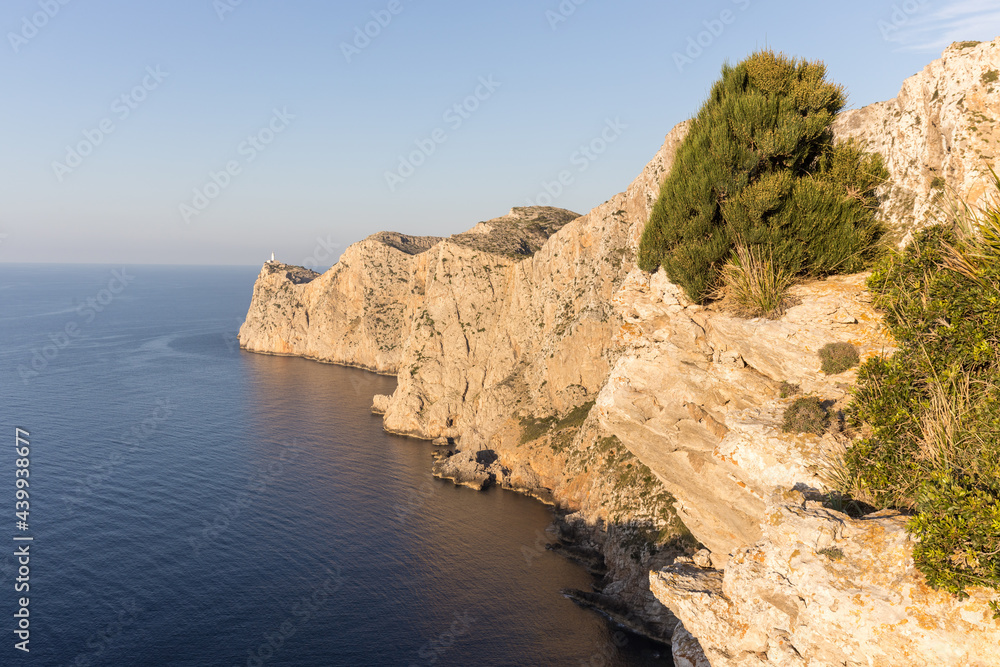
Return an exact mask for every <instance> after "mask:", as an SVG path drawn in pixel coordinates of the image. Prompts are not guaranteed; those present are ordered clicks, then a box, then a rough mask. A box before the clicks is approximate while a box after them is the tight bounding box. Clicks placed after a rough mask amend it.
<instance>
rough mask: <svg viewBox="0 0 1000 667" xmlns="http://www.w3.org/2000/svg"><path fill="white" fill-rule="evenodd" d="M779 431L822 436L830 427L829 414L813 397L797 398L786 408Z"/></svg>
mask: <svg viewBox="0 0 1000 667" xmlns="http://www.w3.org/2000/svg"><path fill="white" fill-rule="evenodd" d="M783 421H784V423H783V424H782V427H781V430H783V431H784V432H785V433H813V434H815V435H823V433H825V432H826V429H827V428H828V427H829V426H830V413H829V412H828V411H827V409H826V408H825V407H823V402H822V401H821V400H819V398H817V397H815V396H803V397H802V398H797V399H795V401H793V402H792V404H791V405H789V406H788V407H787V408H785V414H784V417H783Z"/></svg>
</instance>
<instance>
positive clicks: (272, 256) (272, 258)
mask: <svg viewBox="0 0 1000 667" xmlns="http://www.w3.org/2000/svg"><path fill="white" fill-rule="evenodd" d="M268 264H276V262H275V261H274V253H273V252H272V253H271V261H269V262H268Z"/></svg>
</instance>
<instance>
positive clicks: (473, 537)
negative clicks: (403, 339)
mask: <svg viewBox="0 0 1000 667" xmlns="http://www.w3.org/2000/svg"><path fill="white" fill-rule="evenodd" d="M116 272H117V273H116ZM257 272H258V268H257V267H213V268H203V267H152V266H135V267H125V268H123V267H100V266H83V265H78V266H54V265H10V264H8V265H0V378H2V381H0V434H2V439H0V447H2V451H3V454H2V456H0V489H3V490H2V491H0V540H2V541H3V542H5V544H4V545H3V546H2V556H0V618H2V619H3V620H0V641H2V645H0V664H2V665H20V664H32V665H76V666H80V667H82V666H84V665H199V666H201V665H224V666H233V665H249V666H251V667H252V666H260V665H581V664H583V665H608V666H625V665H628V666H640V665H641V666H645V665H662V664H670V663H669V657H668V656H667V655H665V654H664V651H663V649H662V648H661V647H659V646H657V645H654V644H650V643H648V642H646V641H644V640H642V639H639V638H637V637H634V636H631V635H628V634H623V633H622V632H621V631H620V629H619V628H617V627H616V626H614V625H613V624H611V623H609V622H608V621H606V620H605V619H603V618H602V617H600V616H598V615H597V614H594V613H592V612H589V611H586V610H583V609H580V608H579V607H577V606H576V605H575V604H573V603H572V602H571V601H570V600H568V599H566V598H565V597H563V596H562V595H561V594H560V590H561V589H563V588H580V589H589V586H590V585H591V583H592V580H591V578H590V576H589V575H587V574H586V573H585V572H584V571H583V570H582V569H581V568H579V567H578V566H576V565H574V564H572V563H570V562H568V561H566V560H564V559H562V558H561V557H560V556H558V555H556V554H553V553H551V552H547V551H544V550H540V549H538V547H537V546H536V545H538V544H540V543H542V542H543V541H544V540H545V539H547V538H549V536H548V535H546V533H545V532H544V531H545V529H546V528H547V526H548V525H549V522H550V521H551V518H552V516H551V512H550V510H548V509H547V508H545V507H544V506H542V505H541V504H539V503H537V502H536V501H534V500H531V499H528V498H525V497H522V496H519V495H517V494H514V493H510V492H505V491H501V490H493V491H489V492H486V493H476V492H474V491H471V490H468V489H464V488H458V487H455V486H453V485H452V484H450V483H446V482H442V481H439V480H435V479H433V478H432V477H431V475H430V472H429V470H430V462H431V459H430V453H431V447H430V446H429V445H428V444H427V443H423V442H420V441H416V440H411V439H406V438H400V437H396V436H392V435H388V434H386V433H385V432H383V431H382V429H381V422H380V419H379V418H377V417H375V416H373V415H371V414H370V412H369V408H370V405H371V398H372V396H373V395H374V394H376V393H391V391H392V389H393V387H394V384H395V380H394V379H393V378H387V377H382V376H377V375H373V374H370V373H366V372H364V371H360V370H356V369H350V368H341V367H337V366H330V365H324V364H319V363H315V362H310V361H305V360H302V359H295V358H286V357H272V356H262V355H253V354H248V353H246V352H242V351H240V350H239V346H238V343H237V340H236V332H237V330H238V328H239V324H240V322H241V321H242V318H243V317H244V315H245V314H246V310H247V307H248V305H249V300H250V294H251V291H252V287H253V282H254V279H255V277H256V275H257ZM16 428H22V429H25V430H26V431H27V432H28V434H29V436H28V441H29V443H30V446H29V449H30V456H29V460H30V462H29V466H28V469H29V471H30V477H29V478H28V479H29V481H30V486H29V487H28V488H27V489H25V490H26V491H28V492H29V498H28V501H29V502H30V506H29V515H28V517H27V518H28V521H27V524H28V525H27V530H19V529H18V528H17V526H16V521H18V518H17V517H15V511H16V509H17V508H15V502H16V498H15V474H16V473H15V471H16V470H17V469H18V468H17V462H16V459H17V458H18V456H17V454H16V452H15V444H16V443H15V429H16ZM22 508H23V506H22ZM14 536H19V537H32V538H33V541H31V542H25V541H21V542H15V541H14V540H13V539H12V538H13V537H14ZM25 544H28V545H30V563H29V564H28V566H27V567H28V569H29V570H30V573H29V574H28V577H27V579H28V580H27V581H26V582H22V583H27V584H28V585H29V586H30V590H29V591H27V592H20V593H19V592H16V591H15V585H16V578H17V577H18V576H19V573H18V567H20V564H19V563H18V562H17V559H16V558H15V556H14V551H15V549H16V548H18V547H19V546H23V545H25ZM22 578H23V577H22ZM21 597H28V598H29V604H28V607H27V609H28V611H29V614H30V616H29V618H28V621H29V632H30V636H29V637H30V638H29V644H28V645H27V646H28V648H30V653H24V652H22V651H20V650H17V649H16V648H15V643H16V642H18V641H20V639H19V638H18V637H17V635H16V634H15V632H14V630H15V628H16V627H17V626H16V624H17V622H18V619H15V618H14V614H15V613H16V612H18V610H19V609H20V604H19V602H18V600H19V598H21Z"/></svg>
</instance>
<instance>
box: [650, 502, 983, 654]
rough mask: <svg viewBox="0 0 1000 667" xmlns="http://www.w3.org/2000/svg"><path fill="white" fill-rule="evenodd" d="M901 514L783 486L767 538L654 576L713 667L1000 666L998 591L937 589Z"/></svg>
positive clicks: (770, 510) (773, 506)
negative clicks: (833, 504) (848, 508)
mask: <svg viewBox="0 0 1000 667" xmlns="http://www.w3.org/2000/svg"><path fill="white" fill-rule="evenodd" d="M905 523H906V519H905V517H902V516H900V515H899V514H897V513H894V512H879V513H877V514H872V515H869V516H866V517H864V518H862V519H851V518H849V517H848V516H846V515H844V514H841V513H840V512H837V511H834V510H831V509H827V508H825V507H823V506H822V505H820V504H819V503H816V502H811V501H806V500H805V498H804V497H803V496H802V495H801V494H798V493H796V492H786V493H777V494H775V495H774V496H773V497H772V498H770V499H769V501H768V510H767V515H766V519H765V521H764V523H763V534H762V539H761V540H760V541H759V542H757V543H756V544H754V545H752V546H745V547H741V548H739V549H737V550H736V552H735V553H734V554H733V556H732V558H730V560H729V565H728V566H727V567H726V569H725V572H724V573H723V572H721V571H718V570H705V569H701V568H696V567H694V566H691V565H687V564H675V565H672V566H670V567H667V568H665V569H664V570H662V571H658V572H653V573H651V575H650V582H651V585H652V588H653V592H654V593H656V595H657V597H658V598H659V599H660V600H662V601H663V602H664V603H666V604H667V605H668V606H669V607H670V608H671V609H673V610H674V611H675V612H676V613H677V614H678V615H679V616H680V617H681V619H682V620H683V622H684V627H685V628H687V629H688V630H689V631H690V632H691V633H692V634H693V635H695V636H696V637H698V640H699V643H700V644H701V646H703V647H704V648H705V654H706V657H707V659H709V660H710V661H711V664H712V667H751V666H753V667H758V666H763V665H776V666H781V667H786V666H787V667H792V666H795V667H806V666H807V665H808V666H810V667H814V666H815V667H818V666H821V665H822V666H827V665H830V666H833V665H848V666H849V667H862V666H864V667H899V666H904V665H905V666H913V667H925V666H926V667H932V666H933V667H939V666H940V665H969V666H970V667H985V666H987V665H997V664H1000V651H998V647H1000V623H997V621H995V620H994V619H993V618H992V615H993V614H992V611H991V610H990V609H989V607H988V606H987V603H988V602H989V600H990V599H991V598H992V591H986V590H983V589H974V590H972V591H970V593H971V595H970V597H969V599H967V600H958V599H957V598H955V597H954V596H952V595H950V594H948V593H944V592H940V591H934V590H931V589H929V588H928V587H927V585H926V584H925V583H924V580H923V577H922V576H921V575H920V573H919V572H918V571H917V569H916V568H915V567H914V565H913V557H912V551H913V543H912V540H911V538H910V536H909V535H908V534H907V533H906V530H905ZM687 651H688V654H689V655H690V654H691V651H692V648H691V646H690V644H688V647H687Z"/></svg>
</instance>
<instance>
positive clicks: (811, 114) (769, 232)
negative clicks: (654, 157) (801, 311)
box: [639, 51, 888, 302]
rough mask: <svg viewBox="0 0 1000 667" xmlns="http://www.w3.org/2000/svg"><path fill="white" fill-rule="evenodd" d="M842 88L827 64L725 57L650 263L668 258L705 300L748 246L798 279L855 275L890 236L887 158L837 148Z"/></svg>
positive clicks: (646, 235)
mask: <svg viewBox="0 0 1000 667" xmlns="http://www.w3.org/2000/svg"><path fill="white" fill-rule="evenodd" d="M843 106H844V92H843V89H842V88H841V87H840V86H839V85H836V84H833V83H830V82H828V81H826V67H825V66H824V65H823V64H822V63H820V62H807V61H805V60H795V59H791V58H788V57H786V56H784V55H781V54H776V53H774V52H773V51H760V52H757V53H754V54H753V55H751V56H750V57H749V58H747V59H746V60H744V61H743V62H741V63H739V64H738V65H736V66H735V67H732V66H729V65H726V66H724V67H723V69H722V78H721V79H720V80H719V81H718V82H717V83H716V84H715V85H714V87H713V88H712V91H711V94H710V96H709V99H708V101H706V102H705V104H704V106H702V108H701V110H700V111H699V112H698V115H697V116H696V118H695V119H694V122H693V124H692V126H691V129H690V131H689V133H688V135H687V137H686V138H685V139H684V141H683V143H682V144H681V146H680V147H679V148H678V151H677V155H676V158H675V160H674V166H673V168H672V169H671V172H670V175H669V177H668V178H667V179H666V181H665V182H664V184H663V187H662V188H661V190H660V197H659V200H658V201H657V202H656V205H655V206H654V209H653V212H652V215H651V216H650V219H649V222H648V223H647V225H646V228H645V231H644V232H643V236H642V241H641V244H640V247H639V266H640V268H642V269H643V270H645V271H650V272H652V271H656V269H657V268H658V267H659V266H663V268H664V270H665V271H666V273H667V276H668V277H669V278H670V280H671V281H673V282H674V283H676V284H677V285H679V286H681V287H682V288H683V289H684V291H685V292H686V293H687V295H688V297H689V298H691V299H692V300H693V301H695V302H703V301H704V300H705V299H706V298H708V297H709V296H710V294H711V292H712V290H713V289H714V288H715V287H716V286H717V285H718V279H719V272H720V270H721V269H722V267H723V266H724V265H725V263H726V261H727V260H728V259H729V258H730V257H731V255H732V252H733V248H734V247H736V246H737V245H740V246H745V247H748V248H751V249H755V248H760V249H761V250H762V251H764V252H766V253H767V254H768V255H769V256H772V257H773V259H774V261H773V265H774V267H775V270H779V271H787V272H788V273H790V274H791V275H796V274H800V273H805V274H810V275H827V274H831V273H838V272H853V271H857V270H860V269H861V268H863V266H864V265H865V263H866V262H867V261H869V260H870V259H871V258H872V257H873V251H874V245H875V242H876V241H877V240H878V238H879V237H880V235H881V234H882V229H881V227H880V225H879V224H878V223H877V222H876V220H875V210H876V208H877V207H878V203H879V202H878V198H877V197H876V194H875V191H876V189H877V188H878V186H879V185H881V184H882V183H883V182H884V181H885V179H886V178H887V176H888V174H887V172H886V170H885V167H884V166H883V163H882V158H881V156H878V155H874V154H868V153H865V152H864V151H862V150H861V149H860V148H859V147H858V146H856V145H855V144H854V143H852V142H845V143H842V144H838V145H836V146H834V145H833V135H832V132H831V131H830V125H831V123H832V122H833V120H834V117H835V116H836V114H837V112H839V111H840V110H841V109H842V108H843Z"/></svg>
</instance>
